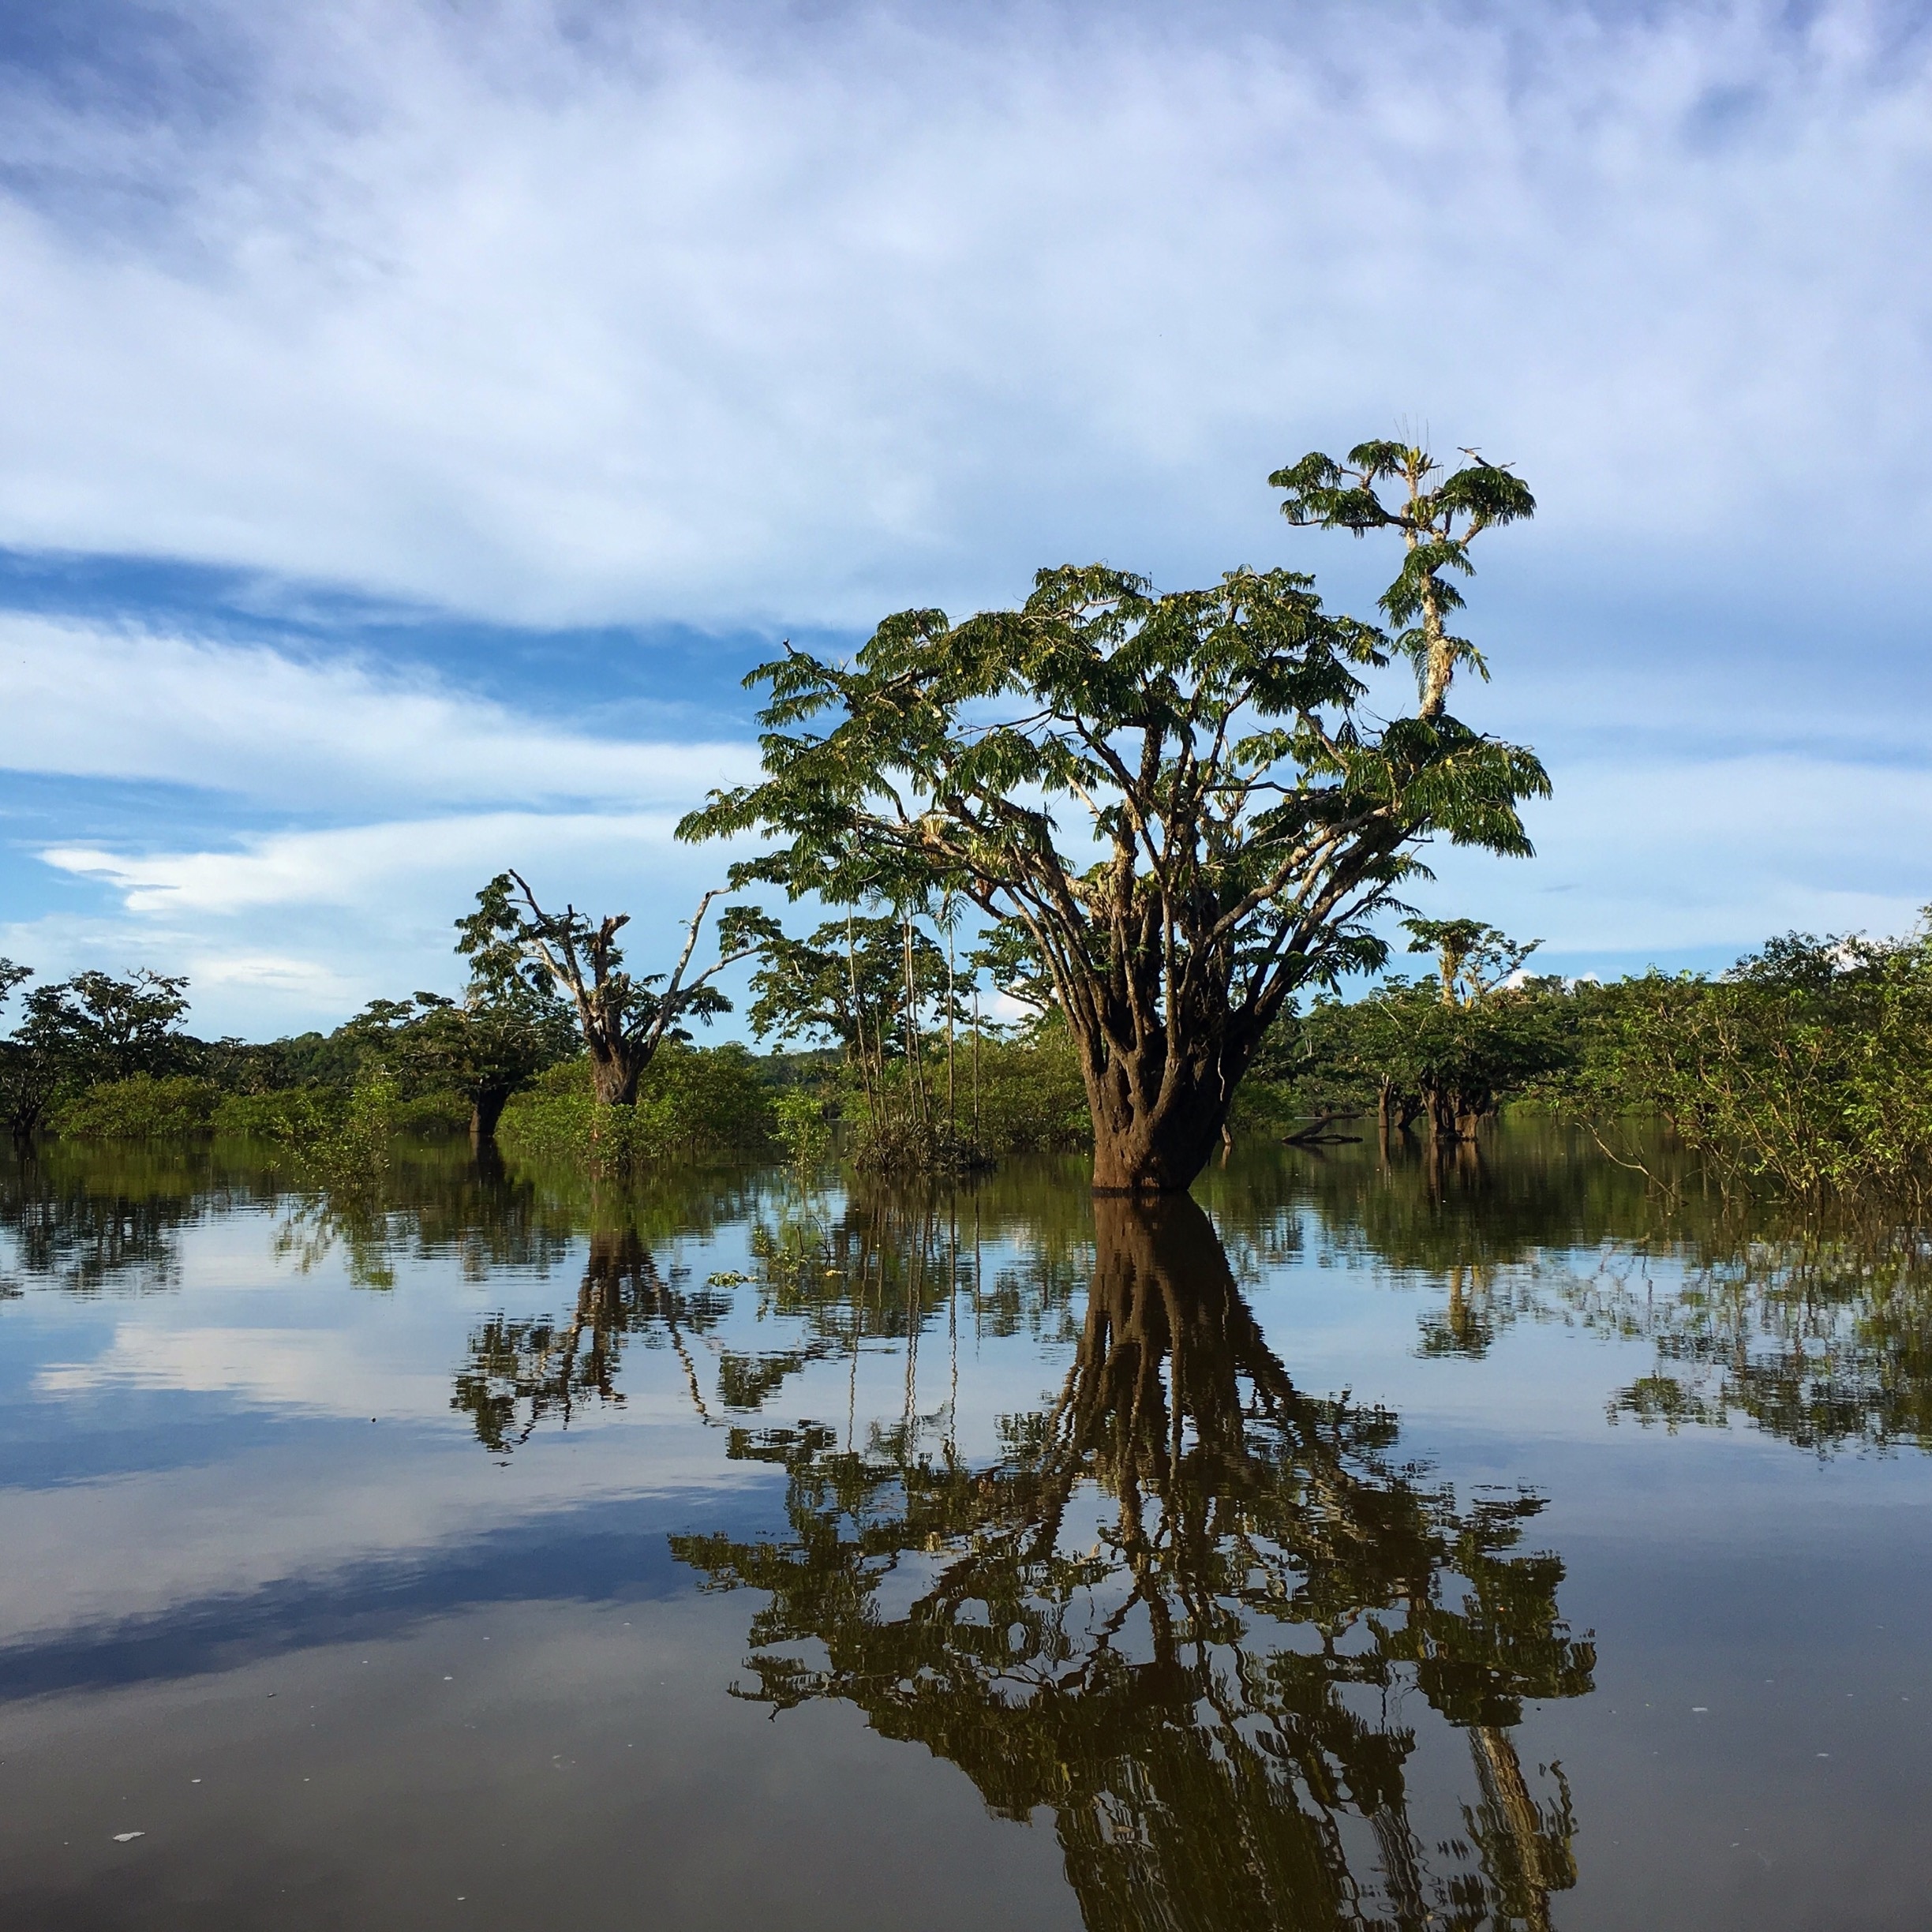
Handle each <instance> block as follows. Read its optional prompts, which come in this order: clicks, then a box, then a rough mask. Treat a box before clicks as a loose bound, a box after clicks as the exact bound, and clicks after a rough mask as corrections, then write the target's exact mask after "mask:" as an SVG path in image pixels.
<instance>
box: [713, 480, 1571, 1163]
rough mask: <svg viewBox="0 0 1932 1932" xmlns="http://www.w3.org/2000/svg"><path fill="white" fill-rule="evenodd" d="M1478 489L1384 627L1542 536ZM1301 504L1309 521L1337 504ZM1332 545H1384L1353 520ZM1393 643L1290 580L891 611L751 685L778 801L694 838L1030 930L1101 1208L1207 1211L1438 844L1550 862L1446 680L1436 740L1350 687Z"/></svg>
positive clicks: (738, 807)
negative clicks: (1206, 1167) (1309, 1031)
mask: <svg viewBox="0 0 1932 1932" xmlns="http://www.w3.org/2000/svg"><path fill="white" fill-rule="evenodd" d="M1376 447H1380V446H1376ZM1364 448H1365V450H1368V449H1369V446H1367V445H1365V446H1364ZM1361 454H1362V452H1361V451H1358V452H1357V455H1361ZM1370 454H1371V455H1372V454H1373V451H1370ZM1380 461H1381V459H1380V458H1377V459H1376V462H1380ZM1309 464H1315V465H1316V466H1318V467H1319V466H1327V468H1326V469H1324V470H1323V472H1322V475H1323V477H1327V471H1328V470H1332V469H1333V466H1332V465H1330V464H1328V462H1327V459H1326V458H1309V459H1306V462H1305V464H1304V465H1303V466H1300V469H1305V468H1306V467H1307V466H1308V465H1309ZM1369 467H1370V469H1371V470H1372V471H1373V472H1374V474H1372V475H1369V476H1368V477H1367V479H1366V480H1365V481H1364V480H1362V479H1360V478H1358V479H1357V486H1358V488H1359V489H1360V491H1361V492H1362V494H1363V496H1364V500H1365V501H1373V500H1374V498H1373V489H1372V485H1373V483H1374V481H1375V478H1376V477H1377V476H1379V475H1380V474H1382V471H1381V470H1380V469H1378V468H1376V463H1371V464H1370V466H1369ZM1424 467H1425V470H1426V469H1427V467H1428V466H1427V463H1426V459H1424ZM1300 469H1297V471H1296V472H1294V473H1290V472H1283V473H1282V478H1288V477H1290V476H1291V474H1292V475H1294V476H1297V477H1298V476H1299V475H1300ZM1478 469H1479V470H1480V471H1481V475H1479V476H1477V477H1474V478H1473V479H1471V478H1470V477H1467V476H1466V475H1464V474H1460V473H1459V475H1458V477H1456V478H1451V480H1450V481H1449V482H1448V483H1447V484H1445V485H1443V486H1442V488H1441V489H1440V490H1439V491H1437V492H1436V496H1435V499H1434V507H1432V508H1429V509H1428V512H1427V515H1428V517H1429V518H1432V519H1435V522H1432V523H1430V524H1429V526H1428V527H1429V529H1430V530H1432V531H1434V532H1435V534H1433V535H1432V536H1430V537H1429V538H1428V543H1429V545H1433V546H1435V547H1434V548H1432V549H1428V550H1427V552H1426V555H1425V556H1424V558H1423V561H1422V564H1417V561H1416V556H1417V553H1416V551H1415V549H1414V545H1413V541H1412V543H1411V546H1410V553H1409V558H1408V560H1407V561H1406V562H1405V564H1404V566H1403V570H1404V576H1403V578H1402V579H1398V586H1397V587H1396V589H1395V590H1391V593H1390V599H1385V603H1386V604H1387V607H1388V608H1390V609H1391V612H1403V611H1406V610H1407V608H1408V606H1407V605H1406V604H1405V603H1404V601H1403V597H1404V596H1405V595H1406V593H1403V592H1402V590H1401V586H1402V583H1404V582H1409V581H1410V579H1411V578H1413V577H1414V576H1415V574H1416V571H1417V570H1418V569H1421V570H1423V571H1424V574H1425V575H1429V573H1430V572H1432V571H1433V570H1434V569H1436V568H1437V567H1449V566H1453V567H1458V568H1459V567H1466V558H1464V557H1463V556H1462V548H1463V547H1466V545H1467V543H1468V541H1470V537H1472V536H1473V534H1475V527H1480V526H1482V525H1484V524H1486V523H1488V522H1503V521H1507V520H1509V519H1511V517H1515V516H1523V515H1529V512H1530V511H1531V509H1532V508H1533V504H1532V503H1531V501H1530V500H1529V496H1528V492H1526V491H1525V490H1523V489H1522V485H1520V484H1519V483H1518V482H1516V481H1515V479H1513V478H1509V477H1506V476H1505V475H1504V474H1503V472H1500V471H1494V472H1492V471H1491V470H1490V468H1489V466H1486V465H1479V466H1478ZM1492 477H1500V478H1501V479H1502V481H1500V482H1493V481H1492V480H1491V478H1492ZM1282 478H1278V479H1277V481H1281V482H1282V487H1284V488H1287V487H1290V484H1289V483H1288V482H1286V481H1282ZM1293 487H1294V489H1298V490H1300V491H1301V497H1299V498H1294V497H1292V496H1291V504H1290V509H1291V514H1292V513H1294V504H1295V503H1296V502H1297V501H1304V500H1305V501H1306V502H1307V503H1309V504H1313V503H1314V502H1315V500H1314V499H1312V498H1309V496H1308V495H1307V492H1308V491H1309V489H1321V488H1327V487H1329V484H1328V483H1327V482H1325V481H1322V480H1321V479H1320V478H1316V479H1314V480H1312V481H1311V480H1309V479H1308V478H1304V479H1302V480H1301V481H1298V482H1296V483H1294V486H1293ZM1416 487H1417V488H1419V487H1420V485H1419V484H1417V485H1416ZM1485 492H1486V493H1485ZM1411 494H1412V497H1413V496H1414V489H1413V488H1412V492H1411ZM1412 508H1413V506H1412ZM1405 514H1408V513H1405ZM1414 514H1415V515H1420V514H1421V512H1420V511H1416V512H1414ZM1337 516H1338V517H1339V519H1340V521H1341V523H1342V526H1343V527H1348V528H1365V527H1368V520H1367V516H1368V513H1367V511H1365V509H1362V508H1361V507H1360V506H1359V505H1358V506H1357V508H1356V509H1355V510H1354V511H1350V512H1349V515H1347V516H1341V515H1340V513H1339V511H1338V512H1337ZM1378 516H1379V518H1380V521H1382V522H1399V520H1400V519H1399V518H1398V516H1396V515H1395V513H1387V514H1383V513H1381V512H1380V511H1378ZM1458 516H1459V517H1461V518H1462V524H1461V525H1460V526H1456V528H1455V529H1451V527H1450V526H1451V525H1453V524H1454V523H1455V518H1457V517H1458ZM1350 519H1353V520H1350ZM1444 519H1447V522H1444ZM1316 520H1320V518H1319V517H1318V518H1317V519H1316ZM1330 520H1331V521H1332V520H1335V519H1330ZM1411 520H1412V522H1413V516H1412V519H1411ZM1437 524H1441V525H1442V526H1443V528H1442V529H1441V530H1436V525H1437ZM1405 528H1406V534H1408V535H1409V536H1410V537H1411V538H1412V539H1416V538H1417V530H1416V529H1413V528H1407V526H1405ZM1443 545H1447V546H1449V547H1448V548H1447V549H1443ZM1431 560H1433V561H1431ZM1429 582H1432V583H1435V582H1436V579H1435V578H1434V577H1433V576H1432V575H1429ZM1439 588H1440V586H1439ZM1418 594H1419V593H1418ZM1430 594H1431V595H1432V596H1433V595H1435V594H1436V593H1434V592H1431V593H1430ZM1391 600H1393V601H1391ZM1438 601H1439V602H1440V598H1439V599H1438ZM1385 642H1386V640H1384V639H1383V637H1382V636H1381V634H1380V632H1378V631H1376V630H1374V629H1372V627H1369V626H1368V625H1365V624H1362V623H1357V622H1356V621H1354V620H1351V619H1349V618H1346V617H1339V616H1334V615H1332V614H1331V613H1330V612H1327V611H1324V609H1323V608H1322V606H1321V603H1320V599H1319V598H1318V597H1316V595H1315V594H1314V592H1313V589H1312V579H1311V578H1309V577H1307V576H1305V575H1301V574H1299V573H1297V572H1294V571H1249V570H1236V571H1229V572H1228V573H1227V574H1226V575H1225V576H1224V577H1223V578H1222V579H1221V581H1220V582H1219V583H1217V584H1215V585H1213V586H1210V587H1208V588H1206V589H1203V590H1188V591H1179V592H1173V593H1162V592H1159V591H1156V590H1155V589H1154V587H1153V586H1151V584H1150V583H1148V582H1147V581H1146V580H1145V579H1144V578H1139V577H1136V576H1133V575H1129V574H1128V573H1126V572H1124V571H1117V570H1113V569H1110V568H1106V567H1103V566H1099V565H1095V566H1092V567H1088V568H1084V569H1080V568H1072V567H1069V568H1065V569H1058V570H1046V571H1041V572H1040V573H1039V575H1038V576H1037V577H1036V578H1035V586H1034V590H1033V593H1032V595H1031V596H1030V597H1028V599H1027V600H1026V601H1025V603H1024V605H1022V606H1021V608H1019V609H1018V610H1007V611H991V612H983V613H981V614H980V615H979V616H974V617H971V618H968V619H967V620H965V621H964V622H963V623H957V624H956V623H953V622H952V621H951V620H949V619H948V618H947V616H945V613H944V612H940V611H936V610H912V611H905V612H900V613H899V614H898V615H897V616H892V617H889V618H887V619H886V620H885V622H884V623H882V624H881V625H880V626H879V627H878V630H877V631H876V632H875V633H874V635H873V636H872V638H871V640H870V641H869V642H867V644H866V646H864V648H863V650H861V651H860V652H859V656H858V659H857V661H856V663H853V664H849V665H848V664H842V663H833V662H831V661H826V660H822V659H819V658H816V657H811V656H810V655H809V654H807V653H803V652H800V651H797V650H788V653H787V654H786V656H785V657H784V658H782V659H781V660H778V661H774V662H773V663H770V664H768V665H762V666H761V667H760V668H759V669H758V671H757V672H754V674H753V679H752V680H750V681H754V682H755V681H763V682H765V683H768V684H769V688H770V699H769V703H768V704H767V706H766V709H765V710H764V712H763V713H762V721H763V723H764V725H765V726H766V731H765V734H764V736H763V738H762V741H761V742H762V747H763V755H764V767H765V776H764V778H763V781H762V782H761V783H759V784H756V785H753V786H750V787H747V788H741V789H739V790H736V791H732V792H720V793H714V794H713V796H712V797H711V799H710V803H708V805H707V806H706V808H705V809H704V810H703V811H699V812H696V813H694V814H691V815H690V816H688V817H687V818H686V819H685V820H684V821H683V822H682V824H681V825H680V828H679V830H680V836H681V837H687V838H709V837H723V836H727V835H732V834H744V833H752V834H754V835H757V836H759V837H763V838H765V839H766V840H767V841H769V846H768V849H767V850H766V852H765V853H764V855H763V856H762V857H759V858H758V859H751V860H747V861H743V862H741V863H739V864H738V865H737V866H736V867H734V868H733V870H732V874H731V876H732V882H733V884H734V886H738V885H743V884H747V883H749V882H751V881H753V880H762V881H766V882H771V883H773V884H777V885H779V886H783V887H784V889H785V890H786V891H787V892H788V893H791V894H792V896H793V897H799V896H800V895H803V894H805V893H818V895H819V896H820V897H822V898H826V899H829V900H832V901H834V902H836V903H841V904H858V903H861V902H863V900H866V899H867V897H880V898H883V899H885V900H888V901H889V902H890V903H892V904H896V905H901V906H903V905H908V904H916V903H919V902H923V901H930V899H931V898H933V897H935V896H937V895H940V894H949V895H958V896H962V897H964V898H966V899H967V900H969V901H971V902H972V904H974V905H975V906H976V907H977V908H979V911H980V912H982V913H983V915H986V916H987V918H988V919H990V920H992V921H993V922H994V923H995V924H996V925H997V926H1005V927H1007V928H1008V929H1009V931H1010V930H1015V929H1017V930H1019V931H1020V932H1023V933H1024V946H1023V947H1021V948H1020V950H1021V951H1022V952H1023V953H1024V954H1025V955H1026V956H1027V957H1026V958H1025V959H1024V960H1016V961H1015V962H1014V964H1015V965H1016V966H1017V967H1019V968H1022V969H1023V970H1028V971H1030V972H1032V975H1035V978H1036V979H1043V980H1044V981H1045V982H1047V983H1050V987H1051V992H1052V998H1053V1000H1054V1003H1055V1004H1056V1005H1058V1008H1059V1009H1060V1011H1061V1013H1062V1014H1063V1015H1064V1016H1065V1020H1066V1022H1067V1024H1069V1026H1070V1027H1071V1028H1072V1029H1073V1032H1074V1035H1075V1036H1076V1039H1078V1040H1079V1041H1080V1043H1081V1047H1082V1050H1083V1052H1084V1055H1085V1059H1086V1064H1087V1065H1088V1067H1089V1068H1090V1069H1091V1088H1090V1095H1089V1098H1090V1100H1091V1103H1092V1105H1093V1106H1095V1109H1096V1110H1098V1114H1099V1117H1098V1118H1096V1119H1095V1131H1096V1134H1097V1135H1098V1136H1099V1140H1098V1142H1097V1154H1098V1158H1099V1159H1100V1162H1101V1167H1103V1168H1105V1169H1106V1174H1105V1176H1104V1178H1103V1176H1102V1174H1101V1172H1100V1169H1099V1168H1097V1170H1096V1178H1097V1180H1099V1181H1101V1184H1103V1185H1115V1184H1116V1182H1117V1181H1118V1184H1119V1185H1125V1186H1128V1187H1130V1188H1133V1189H1140V1188H1151V1189H1161V1188H1168V1187H1173V1186H1177V1185H1185V1184H1186V1182H1187V1181H1189V1180H1190V1179H1191V1178H1193V1174H1195V1173H1196V1172H1197V1171H1198V1170H1199V1167H1200V1162H1201V1160H1202V1159H1204V1158H1205V1155H1206V1151H1207V1149H1208V1148H1209V1147H1210V1146H1211V1144H1212V1142H1213V1140H1214V1139H1215V1136H1216V1135H1217V1134H1218V1133H1219V1126H1220V1124H1221V1121H1222V1118H1224V1116H1225V1113H1226V1106H1227V1103H1228V1098H1229V1095H1230V1094H1231V1092H1232V1091H1234V1088H1235V1087H1236V1085H1237V1084H1238V1082H1239V1081H1240V1080H1241V1076H1243V1074H1244V1073H1245V1072H1246V1070H1247V1068H1248V1065H1249V1062H1250V1061H1251V1060H1252V1057H1253V1055H1254V1054H1255V1052H1256V1049H1257V1047H1259V1046H1260V1042H1261V1040H1262V1039H1263V1038H1264V1035H1266V1033H1267V1029H1268V1028H1269V1027H1270V1026H1271V1024H1272V1023H1273V1021H1274V1020H1275V1017H1276V1016H1277V1015H1278V1014H1279V1013H1280V1012H1281V1011H1282V1008H1283V1006H1284V1005H1285V1004H1286V1002H1287V1001H1288V1000H1289V999H1290V997H1291V996H1293V995H1294V994H1295V993H1296V992H1297V991H1298V990H1300V989H1301V988H1304V987H1309V986H1311V985H1323V984H1328V983H1333V981H1334V980H1335V979H1336V978H1337V976H1338V975H1341V974H1342V973H1344V972H1348V971H1350V970H1354V969H1357V968H1361V967H1362V966H1364V965H1365V964H1375V963H1377V962H1378V961H1379V960H1380V957H1382V954H1383V948H1382V945H1381V943H1380V941H1379V940H1377V939H1376V937H1375V936H1374V934H1373V933H1372V931H1371V930H1370V928H1369V926H1368V921H1369V919H1370V918H1371V917H1372V915H1373V914H1374V913H1375V912H1377V911H1378V910H1380V908H1383V907H1384V906H1385V905H1387V904H1389V903H1390V901H1391V894H1392V893H1393V890H1394V889H1395V886H1397V884H1398V882H1400V881H1401V880H1402V879H1403V878H1406V877H1407V876H1409V875H1410V874H1412V873H1413V871H1414V870H1415V868H1416V865H1417V859H1416V852H1417V848H1419V847H1420V846H1421V844H1424V843H1425V842H1426V841H1428V840H1429V839H1430V838H1432V837H1436V836H1438V835H1441V836H1444V837H1448V838H1450V839H1451V840H1452V841H1455V842H1456V843H1458V844H1470V845H1477V846H1481V847H1484V848H1487V849H1489V850H1491V851H1494V852H1515V853H1520V852H1527V851H1528V850H1529V842H1528V840H1527V837H1526V834H1525V833H1524V831H1523V828H1522V821H1521V818H1520V817H1519V816H1518V804H1519V803H1520V802H1521V801H1522V799H1524V798H1526V797H1529V796H1540V795H1541V794H1542V793H1543V792H1546V791H1547V790H1548V779H1547V777H1546V776H1545V774H1544V770H1543V768H1542V766H1541V765H1540V764H1539V763H1538V762H1537V760H1536V758H1535V757H1534V756H1533V754H1531V753H1530V752H1529V751H1526V750H1524V749H1522V748H1521V747H1516V746H1512V745H1507V744H1503V743H1499V742H1497V741H1496V740H1494V739H1488V738H1485V737H1481V736H1478V735H1477V734H1476V733H1475V732H1471V731H1470V730H1469V729H1468V728H1466V726H1464V725H1461V724H1459V723H1458V722H1457V721H1455V720H1454V719H1452V718H1451V717H1448V716H1447V714H1446V713H1443V710H1442V706H1441V702H1440V700H1441V697H1442V695H1443V691H1446V689H1447V681H1448V672H1449V669H1450V668H1452V660H1453V657H1454V655H1455V653H1454V652H1453V651H1451V653H1450V656H1449V657H1446V658H1444V659H1443V663H1442V665H1441V666H1440V667H1439V668H1440V673H1441V674H1440V676H1436V674H1435V672H1432V673H1431V678H1430V683H1429V690H1430V691H1431V693H1432V698H1431V702H1429V703H1428V704H1427V705H1425V707H1424V710H1423V712H1422V713H1421V715H1418V716H1417V717H1409V718H1398V719H1396V720H1395V721H1391V722H1389V723H1387V725H1380V726H1378V725H1376V724H1375V723H1374V722H1373V721H1372V720H1371V719H1370V718H1369V717H1368V715H1367V714H1366V713H1365V712H1364V710H1362V708H1361V706H1362V701H1363V699H1364V698H1365V695H1366V687H1365V684H1364V683H1363V682H1362V680H1361V676H1360V675H1359V674H1360V673H1361V672H1362V671H1363V670H1365V669H1367V668H1371V667H1373V666H1376V665H1381V664H1383V663H1384V662H1385V661H1386V656H1385V650H1384V646H1385ZM1401 642H1402V640H1398V643H1401ZM1450 642H1451V643H1453V642H1455V641H1454V640H1451V641H1450ZM1403 647H1404V648H1406V644H1405V645H1404V646H1403ZM1433 648H1434V646H1432V649H1433ZM1447 648H1448V647H1447V646H1443V649H1445V650H1446V649H1447ZM1458 648H1461V649H1462V650H1463V651H1464V654H1465V656H1466V655H1467V652H1466V647H1458ZM1063 820H1071V821H1072V822H1073V825H1072V827H1071V829H1068V828H1065V827H1063V824H1062V821H1063ZM1096 848H1097V849H1098V851H1099V853H1100V854H1101V855H1102V856H1101V859H1100V862H1099V863H1097V864H1096V863H1093V854H1094V853H1095V850H1096ZM1016 943H1017V942H1016ZM1116 1168H1118V1170H1119V1171H1118V1174H1116V1173H1115V1172H1114V1170H1115V1169H1116Z"/></svg>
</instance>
